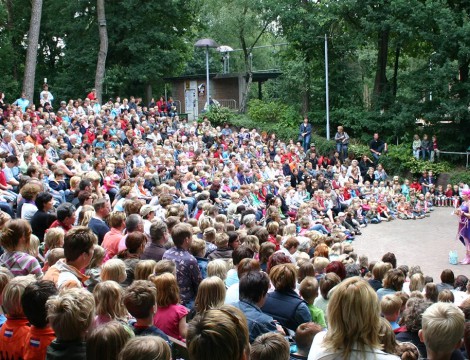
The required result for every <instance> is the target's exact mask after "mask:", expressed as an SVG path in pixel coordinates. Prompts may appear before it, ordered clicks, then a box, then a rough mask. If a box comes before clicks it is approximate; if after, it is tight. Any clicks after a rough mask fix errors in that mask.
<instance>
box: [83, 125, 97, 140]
mask: <svg viewBox="0 0 470 360" xmlns="http://www.w3.org/2000/svg"><path fill="white" fill-rule="evenodd" d="M85 135H86V136H87V137H88V144H93V141H95V137H96V135H95V129H94V128H93V126H89V127H88V129H87V130H86V132H85Z"/></svg>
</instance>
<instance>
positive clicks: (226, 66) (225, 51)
mask: <svg viewBox="0 0 470 360" xmlns="http://www.w3.org/2000/svg"><path fill="white" fill-rule="evenodd" d="M217 51H218V52H220V53H221V54H223V56H224V58H223V59H224V74H228V73H229V72H230V53H231V52H232V51H233V48H232V47H230V46H227V45H220V46H219V47H218V48H217Z"/></svg>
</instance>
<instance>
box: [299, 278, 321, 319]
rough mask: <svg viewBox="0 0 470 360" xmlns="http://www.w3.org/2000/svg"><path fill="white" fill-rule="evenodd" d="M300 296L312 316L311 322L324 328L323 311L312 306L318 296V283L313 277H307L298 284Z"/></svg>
mask: <svg viewBox="0 0 470 360" xmlns="http://www.w3.org/2000/svg"><path fill="white" fill-rule="evenodd" d="M300 295H301V296H302V297H303V298H304V300H305V301H306V302H307V304H308V305H307V306H308V309H309V310H310V314H311V316H312V321H313V322H314V323H317V324H318V325H320V326H321V327H322V328H326V322H325V315H324V314H323V311H322V310H321V309H319V308H317V307H316V306H315V305H313V302H314V301H315V299H316V298H317V296H318V281H317V279H315V278H314V277H313V276H307V277H306V278H305V279H303V280H302V282H301V283H300Z"/></svg>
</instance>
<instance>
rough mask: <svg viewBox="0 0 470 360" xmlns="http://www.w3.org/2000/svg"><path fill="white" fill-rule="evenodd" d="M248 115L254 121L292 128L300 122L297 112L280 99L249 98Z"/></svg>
mask: <svg viewBox="0 0 470 360" xmlns="http://www.w3.org/2000/svg"><path fill="white" fill-rule="evenodd" d="M248 116H249V117H250V118H251V119H252V120H253V121H254V122H256V123H263V124H276V126H277V127H279V128H286V127H287V128H294V127H297V126H299V124H300V116H299V113H298V112H297V111H296V110H295V109H294V108H293V107H292V106H288V105H285V104H283V103H282V102H280V101H261V100H258V99H255V100H251V101H250V102H249V104H248Z"/></svg>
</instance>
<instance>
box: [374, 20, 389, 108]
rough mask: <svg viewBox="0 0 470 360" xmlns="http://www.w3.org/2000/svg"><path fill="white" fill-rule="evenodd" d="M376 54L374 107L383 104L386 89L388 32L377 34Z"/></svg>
mask: <svg viewBox="0 0 470 360" xmlns="http://www.w3.org/2000/svg"><path fill="white" fill-rule="evenodd" d="M378 35H379V36H378V43H377V45H378V46H377V47H378V53H377V70H376V73H375V82H374V98H375V99H374V100H375V105H379V106H382V104H383V103H384V101H383V100H384V99H383V96H384V94H385V91H386V89H387V83H388V80H387V59H388V40H389V30H388V29H387V30H381V31H380V32H379V34H378Z"/></svg>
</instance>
